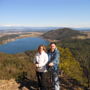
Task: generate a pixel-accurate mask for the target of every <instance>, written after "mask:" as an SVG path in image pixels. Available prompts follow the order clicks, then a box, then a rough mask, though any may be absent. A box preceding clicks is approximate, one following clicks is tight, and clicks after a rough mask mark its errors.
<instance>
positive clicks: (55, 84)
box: [51, 71, 60, 90]
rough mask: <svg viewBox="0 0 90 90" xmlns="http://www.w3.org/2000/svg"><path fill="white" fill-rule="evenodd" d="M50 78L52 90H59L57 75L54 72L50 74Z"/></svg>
mask: <svg viewBox="0 0 90 90" xmlns="http://www.w3.org/2000/svg"><path fill="white" fill-rule="evenodd" d="M51 77H52V87H53V89H54V90H60V85H59V84H60V82H59V77H58V73H57V72H55V71H52V72H51Z"/></svg>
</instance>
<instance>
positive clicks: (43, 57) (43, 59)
mask: <svg viewBox="0 0 90 90" xmlns="http://www.w3.org/2000/svg"><path fill="white" fill-rule="evenodd" d="M47 62H48V55H47V53H46V48H45V46H44V45H40V46H39V47H38V52H37V53H36V55H35V59H34V63H35V66H36V75H37V79H38V86H39V87H40V90H46V84H45V73H46V72H47V69H46V64H47Z"/></svg>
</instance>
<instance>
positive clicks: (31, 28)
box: [0, 26, 59, 32]
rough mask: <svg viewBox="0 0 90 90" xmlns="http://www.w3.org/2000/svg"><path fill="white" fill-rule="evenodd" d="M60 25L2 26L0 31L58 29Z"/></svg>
mask: <svg viewBox="0 0 90 90" xmlns="http://www.w3.org/2000/svg"><path fill="white" fill-rule="evenodd" d="M57 28H59V27H15V26H9V27H7V26H4V27H3V26H0V31H4V32H5V31H25V32H26V31H29V32H30V31H44V32H46V31H49V30H53V29H57Z"/></svg>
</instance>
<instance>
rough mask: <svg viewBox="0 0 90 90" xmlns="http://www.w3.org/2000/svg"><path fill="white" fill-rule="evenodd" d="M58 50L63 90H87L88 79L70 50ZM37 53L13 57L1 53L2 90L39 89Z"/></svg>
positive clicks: (30, 52)
mask: <svg viewBox="0 0 90 90" xmlns="http://www.w3.org/2000/svg"><path fill="white" fill-rule="evenodd" d="M58 49H59V50H60V52H61V58H60V62H61V63H60V65H59V66H60V68H61V70H62V73H61V74H60V75H59V76H60V82H61V83H60V86H61V90H79V89H80V90H84V89H85V88H87V78H86V77H84V73H83V71H82V70H83V69H82V67H81V66H80V64H79V62H77V60H75V58H74V57H73V56H72V53H71V52H70V50H69V49H68V48H65V49H64V48H61V47H58ZM35 53H36V51H27V52H25V53H19V54H13V55H11V54H5V53H0V90H5V89H6V88H9V89H8V90H19V89H22V90H36V89H37V79H36V74H35V66H34V64H33V58H34V55H35ZM76 66H77V67H76ZM47 79H48V77H47ZM7 82H8V83H7ZM47 83H48V82H47ZM49 85H50V84H48V86H49ZM4 88H5V89H4ZM49 90H51V89H49Z"/></svg>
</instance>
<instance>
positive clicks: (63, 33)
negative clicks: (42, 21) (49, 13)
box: [42, 28, 87, 41]
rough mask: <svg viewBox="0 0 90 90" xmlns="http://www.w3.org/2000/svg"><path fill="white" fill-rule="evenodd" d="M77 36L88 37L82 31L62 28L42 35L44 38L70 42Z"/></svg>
mask: <svg viewBox="0 0 90 90" xmlns="http://www.w3.org/2000/svg"><path fill="white" fill-rule="evenodd" d="M77 36H84V37H86V36H87V34H84V33H81V32H80V31H77V30H73V29H70V28H62V29H56V30H51V31H48V32H46V33H45V34H43V35H42V37H44V38H47V39H51V40H61V41H62V40H69V39H72V38H74V37H77Z"/></svg>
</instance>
